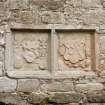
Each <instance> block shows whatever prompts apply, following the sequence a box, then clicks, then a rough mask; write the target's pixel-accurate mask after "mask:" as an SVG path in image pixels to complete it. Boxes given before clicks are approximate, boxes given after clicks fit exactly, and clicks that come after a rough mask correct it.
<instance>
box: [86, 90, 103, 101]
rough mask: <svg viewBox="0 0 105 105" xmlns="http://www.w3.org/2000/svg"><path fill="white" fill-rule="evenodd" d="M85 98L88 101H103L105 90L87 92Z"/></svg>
mask: <svg viewBox="0 0 105 105" xmlns="http://www.w3.org/2000/svg"><path fill="white" fill-rule="evenodd" d="M87 100H88V102H90V103H105V92H97V91H96V93H92V94H88V95H87Z"/></svg>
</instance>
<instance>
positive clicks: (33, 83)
mask: <svg viewBox="0 0 105 105" xmlns="http://www.w3.org/2000/svg"><path fill="white" fill-rule="evenodd" d="M38 87H39V81H38V80H36V79H20V80H18V86H17V91H20V92H33V91H37V89H38Z"/></svg>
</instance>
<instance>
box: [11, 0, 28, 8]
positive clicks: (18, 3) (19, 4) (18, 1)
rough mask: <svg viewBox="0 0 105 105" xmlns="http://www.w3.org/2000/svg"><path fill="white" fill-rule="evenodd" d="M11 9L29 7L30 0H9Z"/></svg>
mask: <svg viewBox="0 0 105 105" xmlns="http://www.w3.org/2000/svg"><path fill="white" fill-rule="evenodd" d="M9 6H10V9H29V0H9Z"/></svg>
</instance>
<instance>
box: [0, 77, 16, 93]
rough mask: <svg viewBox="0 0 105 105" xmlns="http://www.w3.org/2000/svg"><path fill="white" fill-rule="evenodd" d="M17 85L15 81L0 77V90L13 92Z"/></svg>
mask: <svg viewBox="0 0 105 105" xmlns="http://www.w3.org/2000/svg"><path fill="white" fill-rule="evenodd" d="M16 87H17V81H16V80H14V79H9V78H7V77H0V92H13V91H15V89H16Z"/></svg>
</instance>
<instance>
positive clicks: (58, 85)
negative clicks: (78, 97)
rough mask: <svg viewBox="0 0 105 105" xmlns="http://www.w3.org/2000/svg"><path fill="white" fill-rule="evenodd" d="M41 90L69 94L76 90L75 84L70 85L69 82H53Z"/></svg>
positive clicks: (43, 86) (44, 85)
mask: <svg viewBox="0 0 105 105" xmlns="http://www.w3.org/2000/svg"><path fill="white" fill-rule="evenodd" d="M41 90H42V91H48V92H69V91H73V90H74V86H73V83H70V82H69V81H65V82H52V83H49V84H43V85H42V86H41Z"/></svg>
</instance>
